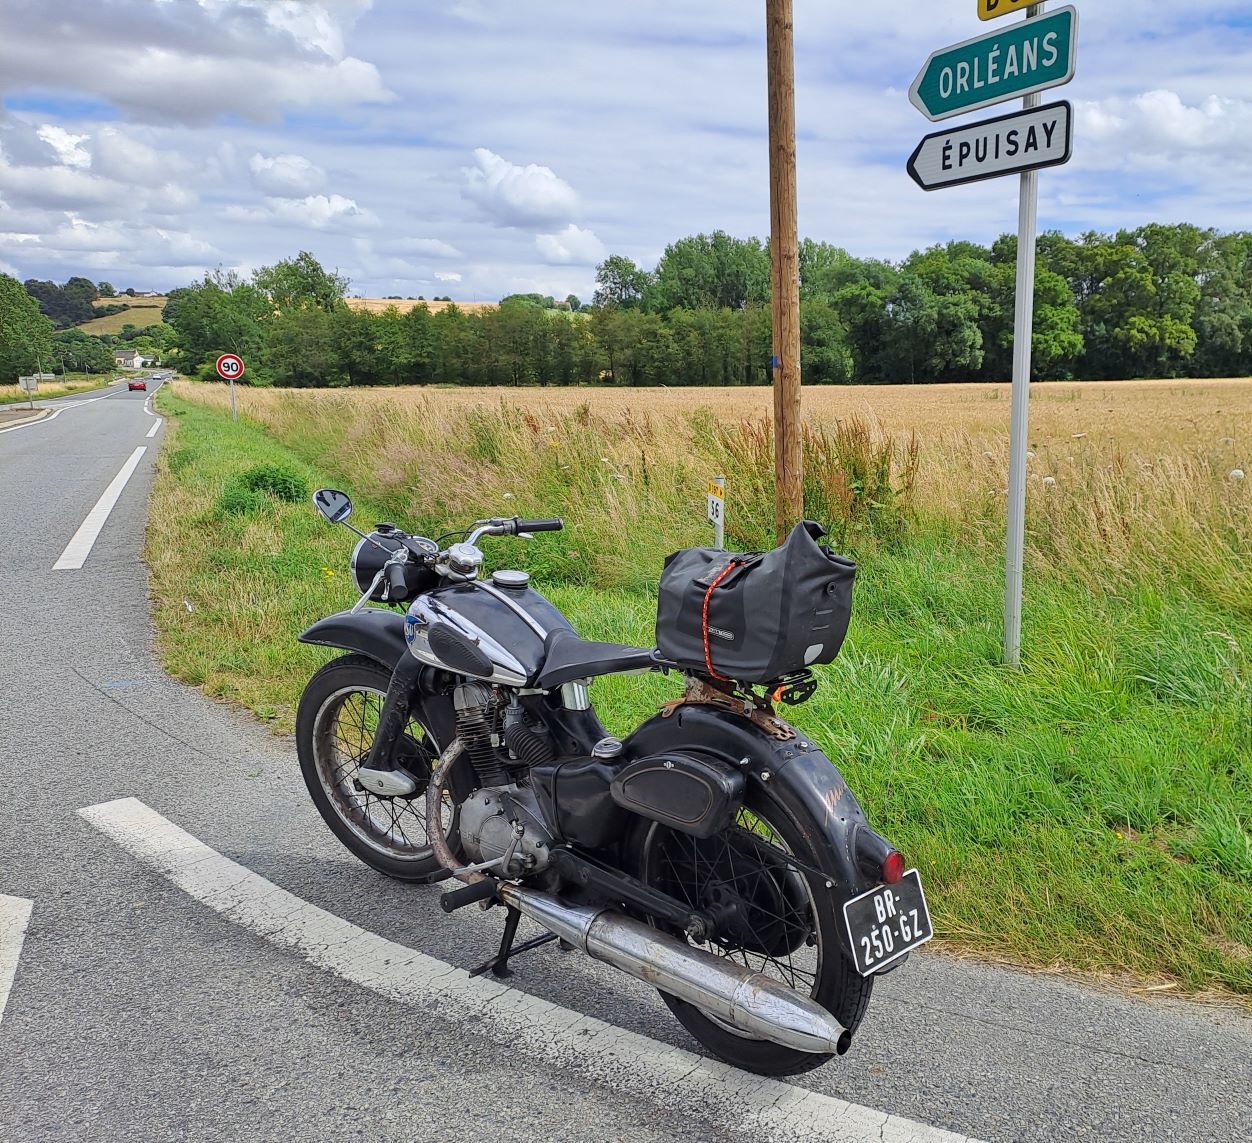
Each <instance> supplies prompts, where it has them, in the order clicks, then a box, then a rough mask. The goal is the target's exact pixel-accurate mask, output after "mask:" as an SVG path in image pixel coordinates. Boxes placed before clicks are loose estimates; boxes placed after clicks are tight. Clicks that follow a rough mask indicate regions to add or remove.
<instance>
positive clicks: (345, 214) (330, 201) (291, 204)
mask: <svg viewBox="0 0 1252 1143" xmlns="http://www.w3.org/2000/svg"><path fill="white" fill-rule="evenodd" d="M226 217H227V218H233V219H237V220H238V221H240V222H260V223H268V224H279V225H283V226H295V227H311V228H312V229H314V230H326V229H331V228H333V229H337V230H356V229H361V228H362V227H374V226H377V225H378V217H377V215H375V214H374V213H373V212H372V211H369V210H365V209H363V208H362V207H360V206H358V205H357V204H356V200H355V199H350V198H345V197H344V196H343V195H341V194H330V195H326V194H311V195H306V196H305V197H304V198H267V199H266V200H265V205H264V206H263V207H247V206H232V207H228V208H227V209H226Z"/></svg>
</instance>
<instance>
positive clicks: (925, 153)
mask: <svg viewBox="0 0 1252 1143" xmlns="http://www.w3.org/2000/svg"><path fill="white" fill-rule="evenodd" d="M1072 149H1073V112H1072V110H1071V108H1070V105H1069V104H1068V103H1066V102H1064V101H1062V102H1061V103H1050V104H1048V106H1047V107H1035V108H1032V109H1031V110H1030V111H1018V112H1015V113H1014V114H1012V115H1001V116H1000V117H999V118H998V119H987V120H985V121H984V122H982V123H971V124H970V125H969V126H967V127H953V128H952V130H950V131H937V132H935V134H933V135H927V136H926V138H925V139H923V140H922V141H921V142H920V143H919V144H918V145H917V150H916V151H914V152H913V154H912V156H911V157H910V158H909V162H908V171H909V174H910V176H912V179H913V181H914V182H915V183H917V185H918V186H919V187H921V188H922V190H928V191H929V190H942V189H943V188H944V187H956V186H961V185H962V184H964V183H976V182H979V181H981V180H982V179H994V178H998V177H999V176H1000V175H1013V174H1018V173H1020V172H1022V171H1034V170H1038V169H1039V168H1040V167H1057V166H1060V165H1061V164H1062V163H1068V162H1069V158H1070V154H1071V152H1072Z"/></svg>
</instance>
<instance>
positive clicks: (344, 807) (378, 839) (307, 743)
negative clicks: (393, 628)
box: [296, 655, 456, 882]
mask: <svg viewBox="0 0 1252 1143" xmlns="http://www.w3.org/2000/svg"><path fill="white" fill-rule="evenodd" d="M390 682H391V672H390V671H388V670H387V669H386V668H385V667H383V666H382V665H381V664H380V663H377V662H375V661H374V660H373V659H369V658H366V657H365V656H364V655H344V656H342V657H341V658H338V659H334V660H332V661H331V662H329V663H327V664H326V665H325V666H324V667H322V668H321V669H320V670H319V671H318V672H317V673H316V674H315V675H314V676H313V677H312V678H311V679H310V680H309V684H308V686H306V687H305V688H304V694H303V695H301V696H300V706H299V709H298V710H297V712H296V749H297V752H298V754H299V757H300V771H301V773H302V774H303V775H304V783H305V785H306V786H307V787H308V789H309V794H310V795H311V796H312V798H313V804H314V805H315V806H316V807H317V811H318V813H320V814H321V815H322V818H323V819H324V820H325V822H326V824H327V825H328V826H330V828H331V830H332V831H333V832H334V834H335V836H336V837H337V838H339V840H340V841H341V842H343V844H344V845H346V846H347V847H348V849H350V850H351V851H352V852H353V853H354V854H355V855H356V856H357V857H359V858H360V859H361V860H362V861H363V862H365V864H366V865H369V866H371V867H372V868H374V869H377V870H379V872H381V873H386V874H387V875H388V876H389V877H394V878H396V880H398V881H417V882H422V881H438V880H442V879H443V878H444V877H446V876H447V872H446V871H445V870H444V868H443V867H442V866H441V865H440V864H439V861H438V860H437V859H436V857H435V855H434V852H433V851H432V849H431V847H430V845H429V844H428V843H427V840H426V787H427V785H428V784H429V782H430V777H431V774H432V773H433V771H434V766H435V764H436V761H437V759H438V757H439V751H440V748H441V745H446V744H440V743H438V742H436V741H435V739H434V737H433V735H432V734H431V732H430V730H429V729H428V728H427V727H425V726H423V725H422V724H421V722H419V721H418V720H417V719H416V718H412V719H410V720H409V724H408V726H407V727H405V731H404V734H403V735H401V737H400V740H399V741H398V742H397V743H396V751H395V761H396V764H397V765H398V766H399V767H400V769H402V770H403V771H405V773H407V774H409V775H411V776H412V777H413V778H414V779H415V780H416V782H417V790H416V792H415V793H414V794H413V795H412V797H408V798H385V797H380V796H379V795H377V794H374V793H372V792H370V791H369V790H367V789H365V788H364V787H363V786H362V785H361V784H360V783H359V782H358V781H357V777H356V776H357V771H359V770H360V769H361V767H362V765H363V764H364V763H365V760H366V758H367V757H368V756H369V751H370V746H371V745H372V744H373V742H374V733H375V731H376V730H377V729H378V718H379V715H380V714H381V713H382V708H383V701H384V700H385V698H386V697H387V687H388V685H389V683H390ZM443 824H444V829H445V831H446V832H447V835H448V837H449V842H450V843H451V844H453V845H454V846H455V840H454V834H455V828H456V815H455V812H454V809H453V807H452V805H451V803H450V802H448V803H447V804H446V805H445V809H444V818H443Z"/></svg>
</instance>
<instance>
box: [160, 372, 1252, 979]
mask: <svg viewBox="0 0 1252 1143" xmlns="http://www.w3.org/2000/svg"><path fill="white" fill-rule="evenodd" d="M158 401H159V402H160V405H161V408H162V409H163V411H165V412H166V413H167V414H170V415H171V418H172V420H171V426H172V430H173V431H172V432H171V433H170V435H169V436H168V437H167V439H166V446H165V450H164V452H163V454H162V460H161V464H160V474H159V477H158V481H157V488H156V494H155V499H154V504H153V518H152V522H153V535H154V537H160V539H159V542H158V541H156V540H155V539H154V542H153V543H151V544H150V545H149V552H148V557H149V560H150V561H151V563H152V566H153V569H154V597H155V615H156V620H157V625H158V629H159V632H160V635H159V641H160V649H161V652H162V654H163V656H164V659H165V662H166V664H167V666H168V667H169V669H170V670H171V672H172V673H173V674H175V675H176V676H177V677H179V678H182V679H184V680H186V681H188V682H191V683H193V684H196V685H199V686H202V687H204V688H205V689H206V690H208V691H209V692H210V693H212V694H215V695H219V696H222V697H224V698H228V699H230V700H232V701H235V702H238V703H241V704H242V705H244V706H246V707H248V708H250V709H252V710H253V711H255V712H257V713H258V714H259V715H261V716H262V717H264V718H267V719H269V720H271V721H272V722H273V723H274V725H275V726H276V727H277V728H280V729H289V728H290V726H291V721H292V713H293V710H294V706H295V703H296V701H297V699H298V696H299V692H300V690H301V688H302V686H303V684H304V681H305V680H306V679H307V677H308V675H309V673H310V672H311V671H312V670H313V669H314V668H315V667H316V666H317V665H318V664H319V663H321V662H323V661H324V660H325V658H326V653H325V652H324V651H322V650H318V649H314V648H308V647H304V646H302V645H300V644H298V643H296V642H295V635H296V634H297V633H298V631H299V630H300V629H301V628H302V627H303V626H305V625H306V624H308V623H310V622H312V621H313V620H314V619H316V618H318V617H320V616H322V615H324V614H326V613H328V612H330V611H333V610H337V609H340V608H343V607H345V606H348V605H350V604H351V603H353V602H355V597H356V593H355V592H354V591H353V590H352V588H351V584H350V582H349V580H348V576H347V559H348V553H349V550H350V547H351V542H352V541H351V537H350V536H349V535H348V534H347V533H345V532H344V531H343V530H341V529H334V528H330V527H329V526H327V525H325V524H324V523H322V522H321V520H320V519H319V518H318V517H316V516H315V514H314V513H313V511H312V509H311V507H309V506H307V504H306V503H287V502H284V501H282V500H280V499H278V498H276V497H274V496H273V495H271V494H269V493H265V492H260V493H258V494H257V495H258V496H259V497H260V499H259V500H256V501H254V502H251V503H250V504H249V505H248V506H247V507H246V510H244V511H240V512H228V511H223V510H222V507H221V505H220V498H221V496H222V494H223V492H224V491H225V490H227V489H228V488H229V487H232V486H238V482H239V478H240V474H241V473H242V472H244V471H245V470H246V469H249V468H253V467H254V466H257V465H272V466H277V467H280V468H281V469H283V470H284V471H287V472H289V473H291V474H294V476H295V477H296V478H303V479H307V480H308V482H309V484H310V485H311V486H315V485H316V484H317V483H332V484H333V483H336V482H337V481H342V480H343V475H344V474H343V473H342V472H336V471H335V470H334V468H333V467H332V466H331V465H329V464H326V459H325V458H326V457H328V456H333V450H330V449H328V448H327V444H328V442H327V441H326V440H325V439H322V438H319V439H318V440H315V441H310V440H302V439H301V438H300V437H299V436H298V434H295V433H288V434H287V439H286V440H285V441H283V442H280V441H278V440H276V439H274V438H273V437H272V436H270V435H269V434H268V433H267V432H266V431H265V430H263V429H262V428H261V427H260V426H259V425H257V424H254V423H251V422H249V421H248V420H247V419H246V418H243V419H241V420H240V421H239V422H238V423H237V424H232V423H231V422H230V421H229V419H227V418H226V417H224V416H222V415H221V414H220V413H218V412H214V411H211V410H209V409H206V408H204V407H202V406H200V405H198V404H195V403H191V402H187V401H184V400H181V399H179V398H175V397H173V396H172V395H170V394H169V393H168V392H167V391H162V392H161V393H160V394H159V396H158ZM490 430H491V426H490V424H489V423H486V422H484V424H483V426H482V431H481V433H480V435H479V437H478V438H477V439H471V440H470V442H469V444H468V446H467V447H468V448H469V449H470V450H478V451H480V452H481V451H487V452H490V451H491V450H492V449H493V448H494V447H495V446H494V443H493V437H492V433H491V431H490ZM313 458H316V462H314V459H313ZM321 465H325V467H326V468H330V471H325V470H321V471H319V466H321ZM565 479H568V480H572V481H577V480H579V479H583V477H582V476H581V475H580V474H579V472H577V471H575V472H573V473H568V474H566V475H565ZM567 495H568V493H567ZM386 499H387V498H386V497H382V496H379V497H376V498H375V501H374V503H370V502H369V501H368V500H366V501H365V502H363V503H360V502H359V504H358V510H357V522H358V523H361V522H366V523H368V522H370V521H373V520H375V519H383V518H388V516H390V515H392V514H393V513H394V510H395V508H396V507H397V505H396V504H395V503H394V502H392V503H385V502H383V501H386ZM526 499H527V501H528V503H527V504H526V506H525V509H522V508H521V507H519V510H531V509H532V508H533V509H534V510H536V511H537V510H539V509H541V508H542V504H541V503H539V502H538V501H539V500H540V499H542V498H541V496H539V495H538V494H535V493H533V491H532V493H531V494H529V495H528V496H527V497H526ZM532 499H534V500H535V501H536V502H535V503H533V504H531V503H529V501H530V500H532ZM485 510H486V509H484V511H485ZM175 522H177V524H178V526H177V528H175V527H174V526H173V525H174V523H175ZM411 522H412V523H414V524H421V525H422V526H423V527H429V526H430V525H431V524H432V523H433V522H434V521H433V520H421V521H411ZM443 522H445V523H446V524H447V525H448V526H449V527H451V526H453V525H455V524H457V523H460V522H462V521H461V520H460V519H459V518H448V519H446V520H445V521H443ZM645 526H646V522H645ZM961 536H962V534H961V533H958V532H955V531H954V530H953V529H952V528H951V527H950V526H948V525H946V524H945V523H944V522H943V521H931V522H926V521H925V520H923V521H920V522H916V521H915V522H913V523H912V524H910V525H909V526H908V527H907V528H905V529H904V530H903V532H896V533H893V534H892V535H891V536H890V538H889V540H883V541H875V540H872V539H868V538H865V537H861V538H860V539H859V540H858V541H857V543H858V554H859V556H860V559H861V574H860V576H859V578H858V581H857V588H856V600H855V615H854V619H853V625H852V628H851V631H850V634H849V638H848V642H847V644H846V646H845V650H844V652H843V655H842V656H841V658H840V659H839V660H838V661H837V662H836V663H835V664H833V665H832V666H831V667H829V668H825V669H823V670H822V672H821V682H822V685H821V688H820V690H819V692H818V695H817V697H816V698H814V699H813V701H811V702H810V703H808V704H807V705H805V706H803V707H800V708H797V709H796V710H794V711H793V712H791V713H792V714H793V716H794V719H795V721H796V722H797V723H798V724H799V725H800V726H802V727H803V728H804V730H805V731H806V733H808V734H811V735H812V736H813V737H814V738H815V739H816V740H817V741H818V742H819V743H820V744H821V745H822V746H823V748H824V749H825V750H826V751H827V753H828V754H829V755H830V756H831V758H832V759H834V760H835V762H836V764H837V765H838V766H839V767H840V768H841V769H842V771H843V772H844V774H845V776H846V777H847V779H848V781H849V783H850V785H851V786H852V788H853V789H854V790H855V791H856V792H857V794H858V796H859V797H860V798H861V800H862V802H863V804H864V806H865V809H866V812H867V813H868V814H869V816H870V819H871V820H872V821H873V822H874V823H875V825H876V826H877V827H878V828H879V829H880V830H881V831H882V832H883V833H885V834H886V835H887V836H889V837H891V838H892V840H893V841H895V842H896V843H897V844H899V845H900V847H901V848H902V849H903V851H904V852H905V854H906V856H907V857H908V858H909V859H910V860H911V861H913V862H914V863H916V864H917V865H918V867H919V868H920V869H921V872H922V875H923V878H924V879H925V882H926V885H927V891H928V898H929V900H930V903H931V907H932V911H933V912H934V914H935V919H936V924H937V931H938V935H939V937H940V938H941V939H942V940H945V941H947V942H950V943H951V944H953V945H956V946H959V947H962V948H965V949H969V950H973V951H974V952H976V953H979V954H981V955H985V956H990V957H995V958H1000V959H1005V960H1008V961H1011V962H1014V963H1020V964H1028V965H1037V966H1043V967H1062V968H1071V969H1078V970H1083V971H1089V972H1096V973H1105V974H1108V973H1111V974H1115V975H1120V974H1130V975H1131V976H1134V977H1138V978H1142V979H1150V980H1157V981H1160V980H1165V981H1172V982H1177V984H1178V985H1179V986H1180V987H1181V988H1184V989H1187V990H1191V991H1204V990H1223V991H1227V992H1229V993H1233V994H1237V995H1239V996H1241V997H1242V998H1244V999H1245V1000H1247V999H1248V998H1249V997H1252V843H1250V842H1249V834H1248V830H1249V826H1250V825H1252V662H1250V661H1249V653H1248V649H1249V648H1252V625H1250V623H1249V620H1248V619H1247V618H1246V613H1244V614H1243V615H1240V614H1234V613H1231V612H1229V611H1225V610H1222V609H1221V608H1220V607H1219V605H1218V604H1217V603H1216V602H1214V597H1212V596H1210V595H1209V594H1206V593H1196V592H1193V591H1190V590H1189V589H1188V588H1187V587H1186V586H1185V585H1184V584H1182V583H1178V584H1173V585H1171V584H1169V583H1168V582H1167V581H1162V579H1161V578H1160V577H1155V578H1153V579H1151V580H1150V581H1148V582H1145V583H1143V584H1140V585H1138V586H1132V587H1129V588H1125V589H1119V590H1118V591H1116V592H1108V593H1104V594H1096V593H1093V592H1091V591H1090V590H1088V589H1087V588H1085V587H1084V586H1082V584H1081V583H1080V582H1079V580H1078V579H1076V578H1074V577H1071V576H1068V575H1066V574H1063V573H1062V571H1061V570H1056V571H1053V572H1051V573H1050V572H1049V571H1048V570H1047V569H1046V568H1044V567H1035V568H1032V571H1031V574H1030V576H1029V577H1028V585H1027V592H1026V600H1025V609H1024V614H1025V630H1024V632H1023V643H1024V646H1025V648H1026V653H1025V658H1024V663H1023V669H1022V670H1021V671H1019V672H1014V671H1009V670H1006V669H1004V668H1002V667H1000V666H999V665H998V657H999V642H1000V607H1001V597H1000V590H1001V588H1000V584H1001V577H1002V566H1001V563H1000V559H999V556H998V554H997V552H996V551H995V550H994V548H993V547H992V546H991V545H989V544H980V543H975V542H971V541H970V540H969V539H968V538H964V539H963V538H961ZM595 538H596V537H595V535H594V533H593V531H592V530H591V529H590V526H589V525H586V524H584V525H583V526H582V527H581V528H575V529H574V530H573V531H572V533H566V534H565V535H551V536H542V537H539V538H537V539H536V540H534V541H533V542H531V543H528V544H522V543H517V542H512V543H510V542H509V541H505V540H497V541H488V542H487V544H488V546H487V555H488V560H489V562H490V563H493V564H494V565H495V566H500V565H504V566H509V565H514V566H516V565H518V564H524V565H526V566H529V567H530V568H531V570H532V571H533V572H534V573H535V574H536V576H537V579H539V581H540V582H539V583H538V584H537V585H538V586H540V587H541V588H542V589H543V590H545V591H546V592H547V593H548V594H549V595H550V597H551V598H552V599H553V601H554V602H555V603H556V604H557V605H558V606H559V607H561V608H562V609H563V610H565V611H566V613H567V614H568V615H569V616H570V618H571V620H572V621H573V622H574V624H575V626H576V627H577V629H578V630H579V631H580V632H581V633H582V634H583V635H584V636H586V637H588V638H600V639H612V640H618V641H623V642H634V643H640V644H650V643H651V642H652V638H653V631H652V624H653V617H654V606H655V601H654V598H653V596H652V595H651V594H650V593H649V591H648V589H647V584H648V583H650V582H652V581H653V580H654V578H655V575H656V573H657V570H658V569H657V568H656V567H655V566H651V564H650V562H649V561H650V560H651V553H650V551H648V549H647V545H646V544H645V545H642V554H641V555H640V557H639V560H640V563H639V566H637V567H634V568H633V569H632V571H631V572H630V574H623V575H615V576H614V577H613V583H614V584H615V586H612V587H605V586H603V585H602V583H600V582H596V579H597V577H596V576H595V575H594V574H589V573H588V571H587V567H588V561H587V560H586V559H584V558H582V556H581V555H580V556H571V555H570V553H571V551H572V550H573V551H577V550H578V549H579V548H582V549H586V548H588V546H589V545H590V544H592V543H594V542H595ZM171 539H173V540H175V541H177V542H171ZM695 539H698V537H693V541H694V540H695ZM619 550H621V551H627V550H628V545H626V546H622V547H620V548H619ZM676 689H677V688H676V684H675V681H674V680H673V679H667V678H663V677H660V676H657V677H646V678H640V677H638V676H631V677H624V678H616V679H603V680H600V681H598V682H597V683H596V684H595V687H594V689H593V698H594V699H595V701H596V705H597V709H598V710H599V712H600V714H601V717H602V718H603V719H604V721H605V722H606V723H607V724H608V725H609V726H610V727H611V728H612V729H614V730H616V731H618V732H625V731H627V730H628V729H629V728H630V727H632V726H633V725H634V724H636V723H637V722H638V721H640V720H641V719H643V718H645V717H647V716H648V715H649V714H650V713H652V712H653V711H654V710H655V709H656V705H657V703H658V702H660V701H663V700H664V699H666V698H669V697H673V696H674V694H675V693H676Z"/></svg>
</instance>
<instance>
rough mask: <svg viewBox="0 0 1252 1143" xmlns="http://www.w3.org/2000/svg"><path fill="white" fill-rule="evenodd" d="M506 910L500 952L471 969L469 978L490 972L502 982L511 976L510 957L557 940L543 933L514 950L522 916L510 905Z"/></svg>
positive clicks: (553, 934)
mask: <svg viewBox="0 0 1252 1143" xmlns="http://www.w3.org/2000/svg"><path fill="white" fill-rule="evenodd" d="M506 908H507V910H508V912H507V914H506V916H505V918H504V932H503V933H501V934H500V951H499V952H497V953H496V955H495V956H493V957H492V958H491V959H490V960H488V961H484V962H483V963H482V964H480V965H479V966H478V967H477V968H475V969H471V970H470V976H482V975H483V974H484V973H486V972H490V973H491V975H492V976H496V977H499V978H500V979H501V980H503V979H505V978H506V977H510V976H512V975H513V971H512V970H511V969H510V968H509V958H510V957H514V956H518V955H519V954H521V953H524V952H529V951H530V950H531V949H537V948H539V946H540V945H547V944H551V943H552V942H553V941H555V940H557V939H558V937H557V935H556V933H544V934H543V936H541V937H535V938H534V939H533V940H529V941H525V942H524V943H522V944H520V945H518V946H517V947H516V948H514V947H513V941H514V938H516V936H517V924H518V922H519V921H520V920H521V919H522V915H521V913H519V912H518V911H517V910H516V909H514V908H513V906H512V905H508V906H506Z"/></svg>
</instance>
